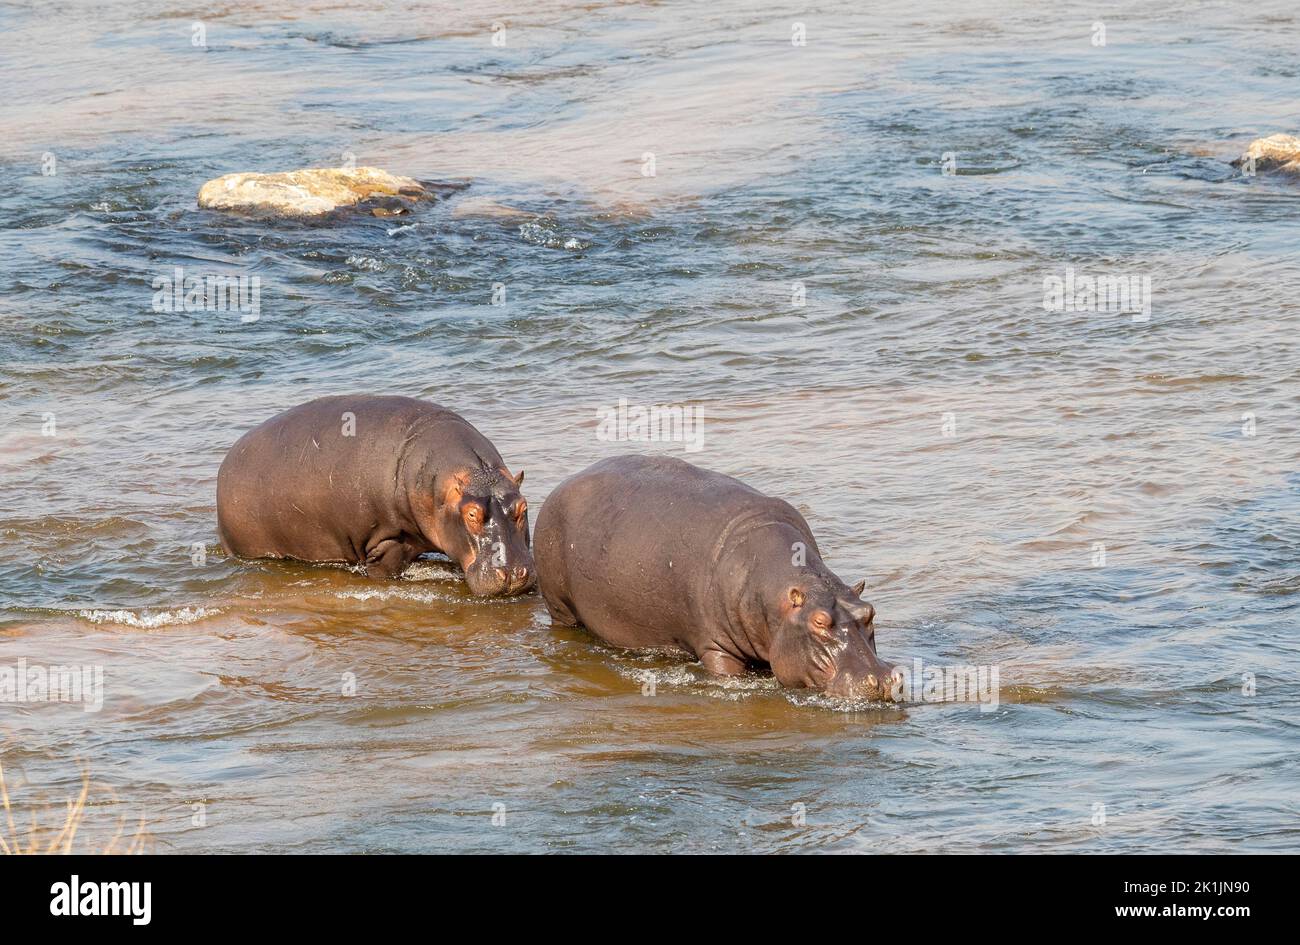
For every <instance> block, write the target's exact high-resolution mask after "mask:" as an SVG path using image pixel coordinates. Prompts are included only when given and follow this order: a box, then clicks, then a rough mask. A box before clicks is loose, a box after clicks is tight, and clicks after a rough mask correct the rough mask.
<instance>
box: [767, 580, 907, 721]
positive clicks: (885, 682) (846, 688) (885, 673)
mask: <svg viewBox="0 0 1300 945" xmlns="http://www.w3.org/2000/svg"><path fill="white" fill-rule="evenodd" d="M865 585H866V582H865V581H864V582H862V583H860V584H858V585H857V586H856V587H854V588H852V589H851V590H850V589H849V588H846V587H845V586H844V585H843V584H841V583H840V582H839V581H834V582H833V583H832V582H823V581H821V580H819V579H812V580H809V581H806V582H801V583H799V584H797V585H794V586H791V587H790V588H789V589H788V590H787V591H786V593H785V595H784V596H783V597H782V599H781V601H780V603H779V605H778V608H777V612H778V614H779V621H778V625H777V626H776V627H775V632H774V633H773V635H772V643H771V648H770V652H769V660H768V662H769V663H770V664H771V666H772V672H773V674H774V675H775V676H776V678H777V680H778V681H779V682H780V683H781V685H783V686H790V687H794V688H800V687H804V688H808V689H819V690H823V691H825V692H826V693H827V694H828V695H832V696H842V697H845V698H850V699H889V698H890V696H891V689H892V687H893V685H894V678H893V676H894V670H893V669H892V668H891V667H890V666H888V665H886V664H885V663H883V662H881V660H880V657H878V656H877V655H876V628H875V625H874V623H873V621H874V619H875V616H876V610H875V608H874V607H872V606H871V605H870V604H868V603H867V602H866V601H864V600H860V599H859V595H861V593H862V590H863V588H864V586H865Z"/></svg>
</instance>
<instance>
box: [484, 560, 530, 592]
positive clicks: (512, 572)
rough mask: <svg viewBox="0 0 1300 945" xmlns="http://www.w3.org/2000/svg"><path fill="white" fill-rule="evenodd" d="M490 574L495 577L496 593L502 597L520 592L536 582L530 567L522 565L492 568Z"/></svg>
mask: <svg viewBox="0 0 1300 945" xmlns="http://www.w3.org/2000/svg"><path fill="white" fill-rule="evenodd" d="M492 574H493V576H494V577H495V578H496V585H497V587H498V588H499V590H497V591H496V593H497V594H498V595H500V596H503V597H513V596H514V595H516V594H522V593H524V591H526V590H528V589H530V588H531V587H532V586H533V585H534V584H536V583H537V577H536V575H535V574H534V573H533V571H532V569H531V568H526V567H524V566H523V565H517V566H515V567H513V568H510V569H506V568H494V569H493V572H492Z"/></svg>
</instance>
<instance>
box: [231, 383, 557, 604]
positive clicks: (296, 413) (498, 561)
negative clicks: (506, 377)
mask: <svg viewBox="0 0 1300 945" xmlns="http://www.w3.org/2000/svg"><path fill="white" fill-rule="evenodd" d="M523 479H524V475H523V473H522V472H520V473H519V474H518V475H517V476H512V475H511V474H510V473H509V471H508V470H507V469H506V465H505V463H504V462H503V461H502V459H501V456H500V455H499V454H498V453H497V451H496V448H495V447H493V445H492V444H491V443H490V442H489V441H488V439H487V438H486V437H484V436H483V434H481V433H479V432H478V430H476V429H474V427H473V426H471V425H470V424H469V422H468V421H466V420H465V419H464V418H463V417H461V416H460V415H459V414H457V413H455V412H454V411H452V410H448V409H447V408H445V407H440V406H438V405H437V404H431V403H427V402H425V401H422V400H414V399H411V398H409V397H387V396H375V395H370V394H358V395H347V396H339V397H323V398H321V399H319V400H313V401H311V402H309V403H305V404H301V405H300V406H297V407H294V408H292V409H290V410H286V411H285V412H284V413H281V414H278V415H277V416H274V417H272V418H271V419H270V420H267V421H266V422H265V423H263V424H262V425H261V426H259V427H257V428H255V429H253V430H251V431H250V432H248V433H247V434H245V435H244V436H243V437H242V438H241V439H240V440H239V441H238V442H237V443H236V444H235V445H234V446H232V447H231V448H230V452H229V453H227V454H226V458H225V460H224V461H223V462H222V464H221V470H220V472H219V473H218V474H217V531H218V534H219V536H220V538H221V545H222V547H223V548H224V549H225V550H226V551H227V552H228V553H230V554H232V555H236V556H238V557H241V558H293V559H296V560H299V561H310V562H335V563H344V564H353V565H361V566H364V567H365V569H366V572H367V573H368V574H369V575H371V576H372V577H393V576H396V575H399V574H401V573H402V571H404V570H405V569H406V568H407V566H408V565H410V563H411V562H412V561H413V560H415V558H417V557H418V556H420V555H422V554H424V553H426V552H429V551H440V552H442V553H444V554H446V555H447V556H448V557H450V558H452V559H453V560H454V561H456V562H457V563H459V564H460V566H461V567H462V568H463V569H464V571H465V579H466V582H467V583H468V584H469V587H470V590H471V591H473V592H474V593H475V594H478V595H481V596H501V595H510V594H519V593H523V592H524V591H526V590H528V589H529V588H530V587H532V585H533V584H534V580H535V579H534V569H533V561H532V553H531V549H530V543H529V533H528V504H527V502H526V501H525V500H524V497H523V495H522V494H521V493H520V491H519V490H520V487H521V486H522V484H523Z"/></svg>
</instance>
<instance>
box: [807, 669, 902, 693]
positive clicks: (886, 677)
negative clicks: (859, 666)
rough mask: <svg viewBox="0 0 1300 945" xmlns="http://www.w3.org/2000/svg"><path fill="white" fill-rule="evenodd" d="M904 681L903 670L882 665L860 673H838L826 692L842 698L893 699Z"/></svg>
mask: <svg viewBox="0 0 1300 945" xmlns="http://www.w3.org/2000/svg"><path fill="white" fill-rule="evenodd" d="M902 683H903V673H902V670H899V669H896V668H895V669H890V668H889V667H886V666H884V665H881V666H880V668H879V669H876V670H871V671H868V672H865V673H860V674H858V673H846V672H841V673H837V674H836V675H835V677H834V678H833V679H832V680H831V682H830V685H829V686H827V687H826V694H827V695H829V696H835V697H837V698H840V699H872V700H880V701H892V700H893V699H894V693H895V692H898V691H900V687H901V686H902Z"/></svg>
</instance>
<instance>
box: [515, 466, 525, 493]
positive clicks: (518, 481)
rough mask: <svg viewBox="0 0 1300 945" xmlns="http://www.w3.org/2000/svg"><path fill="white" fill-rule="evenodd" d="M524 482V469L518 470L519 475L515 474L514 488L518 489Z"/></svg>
mask: <svg viewBox="0 0 1300 945" xmlns="http://www.w3.org/2000/svg"><path fill="white" fill-rule="evenodd" d="M523 484H524V471H523V470H522V469H521V470H519V475H517V476H515V488H516V489H518V488H520V487H521V486H523Z"/></svg>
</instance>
